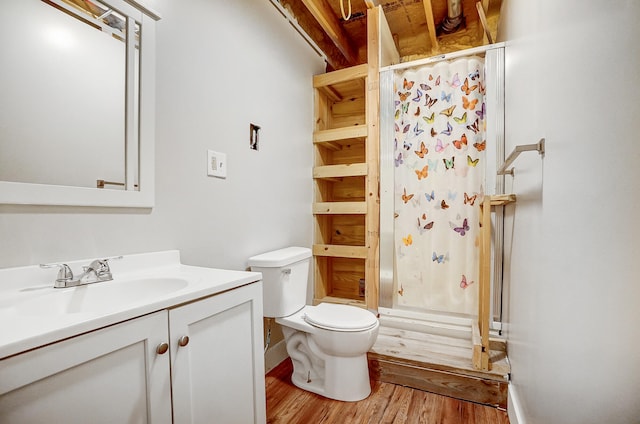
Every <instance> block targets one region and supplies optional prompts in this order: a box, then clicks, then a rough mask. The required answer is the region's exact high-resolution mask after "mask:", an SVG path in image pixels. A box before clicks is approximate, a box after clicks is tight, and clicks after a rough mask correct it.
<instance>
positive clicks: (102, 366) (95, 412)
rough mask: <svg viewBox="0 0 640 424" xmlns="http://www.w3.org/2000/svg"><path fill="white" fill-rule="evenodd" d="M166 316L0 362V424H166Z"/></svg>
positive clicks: (146, 318) (168, 419)
mask: <svg viewBox="0 0 640 424" xmlns="http://www.w3.org/2000/svg"><path fill="white" fill-rule="evenodd" d="M167 341H168V340H167V311H162V312H157V313H155V314H151V315H147V316H144V317H141V318H138V319H135V320H131V321H127V322H124V323H121V324H117V325H113V326H110V327H107V328H104V329H101V330H97V331H93V332H91V333H87V334H84V335H81V336H78V337H74V338H71V339H68V340H64V341H61V342H58V343H54V344H52V345H49V346H45V347H42V348H39V349H36V350H32V351H30V352H27V353H23V354H20V355H16V356H13V357H10V358H7V359H4V360H2V361H0V422H1V423H20V424H28V423H92V424H95V423H105V424H106V423H129V424H133V423H154V424H156V423H161V424H164V423H167V424H168V423H171V391H170V389H171V388H170V376H169V355H168V352H167V353H165V354H163V355H159V354H157V353H156V347H157V346H158V345H159V344H160V343H162V342H167Z"/></svg>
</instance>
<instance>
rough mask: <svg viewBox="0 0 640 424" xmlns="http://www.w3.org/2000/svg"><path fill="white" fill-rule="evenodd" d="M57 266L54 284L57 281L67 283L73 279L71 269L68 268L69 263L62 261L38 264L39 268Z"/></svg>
mask: <svg viewBox="0 0 640 424" xmlns="http://www.w3.org/2000/svg"><path fill="white" fill-rule="evenodd" d="M56 267H57V268H59V270H58V276H57V277H56V286H58V284H57V283H67V282H69V281H72V280H73V271H71V268H69V265H67V264H63V263H51V264H40V268H56Z"/></svg>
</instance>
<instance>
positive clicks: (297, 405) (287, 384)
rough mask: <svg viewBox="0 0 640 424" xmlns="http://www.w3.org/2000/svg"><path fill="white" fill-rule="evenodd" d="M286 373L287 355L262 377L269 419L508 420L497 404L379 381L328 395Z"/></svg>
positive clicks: (505, 423) (373, 423)
mask: <svg viewBox="0 0 640 424" xmlns="http://www.w3.org/2000/svg"><path fill="white" fill-rule="evenodd" d="M291 372H292V364H291V360H289V359H287V360H285V361H284V362H282V363H281V364H280V365H278V366H277V367H276V368H274V369H273V370H271V372H269V373H268V374H267V376H266V391H267V423H269V424H276V423H277V424H310V423H313V424H316V423H336V424H352V423H353V424H365V423H366V424H379V423H393V424H405V423H407V424H408V423H411V424H414V423H416V424H417V423H425V424H426V423H428V424H436V423H437V424H509V418H508V416H507V413H506V412H504V411H501V410H499V409H496V408H492V407H490V406H484V405H479V404H475V403H471V402H464V401H460V400H457V399H453V398H450V397H446V396H441V395H436V394H433V393H428V392H423V391H420V390H415V389H411V388H408V387H403V386H398V385H395V384H391V383H383V382H380V381H372V382H371V384H372V393H371V396H369V397H368V398H367V399H365V400H362V401H360V402H340V401H336V400H331V399H327V398H324V397H322V396H318V395H316V394H314V393H310V392H307V391H305V390H301V389H299V388H297V387H295V386H294V385H293V384H292V383H291Z"/></svg>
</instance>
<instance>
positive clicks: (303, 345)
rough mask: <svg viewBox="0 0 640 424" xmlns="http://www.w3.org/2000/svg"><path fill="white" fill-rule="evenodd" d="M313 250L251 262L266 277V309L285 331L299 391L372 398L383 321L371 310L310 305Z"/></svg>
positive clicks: (293, 378)
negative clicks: (370, 357)
mask: <svg viewBox="0 0 640 424" xmlns="http://www.w3.org/2000/svg"><path fill="white" fill-rule="evenodd" d="M310 258H311V250H310V249H307V248H303V247H289V248H285V249H280V250H277V251H273V252H267V253H265V254H262V255H257V256H253V257H251V258H249V265H250V266H251V270H252V271H258V272H262V275H263V309H264V315H265V316H266V317H273V318H275V319H276V322H277V323H278V324H280V325H281V326H282V332H283V334H284V336H285V343H286V347H287V353H288V354H289V356H290V357H291V360H292V363H293V374H292V376H291V381H292V382H293V384H295V385H296V386H297V387H299V388H301V389H304V390H308V391H310V392H313V393H317V394H319V395H321V396H325V397H328V398H331V399H337V400H342V401H357V400H362V399H364V398H366V397H367V396H369V394H370V393H371V385H370V382H369V368H368V363H367V352H368V351H369V349H370V348H371V347H372V346H373V344H374V343H375V341H376V337H377V336H378V325H379V324H378V319H377V318H376V316H375V315H374V314H373V313H371V312H369V311H367V310H366V309H363V308H359V307H356V306H350V305H339V304H332V303H320V304H318V305H316V306H311V305H306V293H307V283H308V274H309V261H310Z"/></svg>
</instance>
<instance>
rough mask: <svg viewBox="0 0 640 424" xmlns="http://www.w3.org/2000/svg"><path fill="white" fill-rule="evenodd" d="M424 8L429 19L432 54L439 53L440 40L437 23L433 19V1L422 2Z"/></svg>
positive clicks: (428, 27)
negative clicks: (437, 33) (437, 34)
mask: <svg viewBox="0 0 640 424" xmlns="http://www.w3.org/2000/svg"><path fill="white" fill-rule="evenodd" d="M422 5H423V6H424V15H425V18H426V19H427V30H428V31H429V40H431V50H432V52H436V51H438V48H439V46H438V38H437V37H436V22H435V20H434V18H433V6H432V5H431V0H422Z"/></svg>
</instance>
